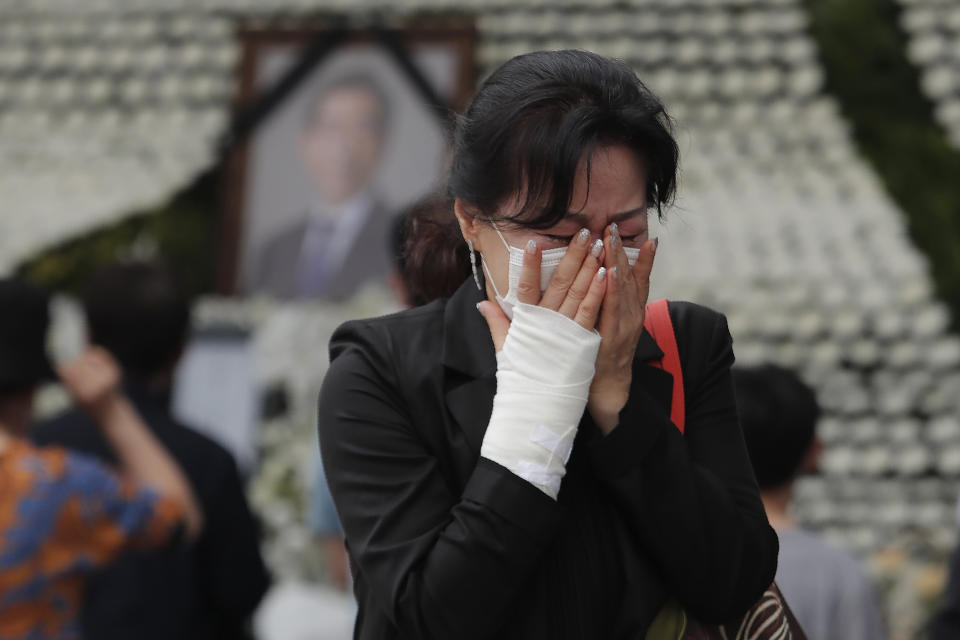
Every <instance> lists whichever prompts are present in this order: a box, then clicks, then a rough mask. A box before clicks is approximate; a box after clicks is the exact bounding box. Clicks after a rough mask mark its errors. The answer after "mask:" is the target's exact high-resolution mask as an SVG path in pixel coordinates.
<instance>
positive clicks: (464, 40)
mask: <svg viewBox="0 0 960 640" xmlns="http://www.w3.org/2000/svg"><path fill="white" fill-rule="evenodd" d="M475 33H476V32H475V30H474V29H473V27H472V25H470V24H466V23H462V22H455V23H453V24H450V23H445V24H444V26H442V27H436V26H431V25H426V26H415V25H414V26H407V27H404V28H402V29H390V30H389V31H383V30H356V31H344V30H336V31H334V30H331V29H329V28H326V29H325V28H324V27H323V26H317V27H306V26H297V27H294V28H257V29H253V28H251V29H241V31H240V32H239V38H240V42H241V46H242V52H243V53H242V62H241V68H240V78H239V81H240V82H239V93H238V110H243V109H244V108H247V109H249V107H250V105H255V106H256V105H257V101H261V102H262V101H264V99H265V98H264V97H265V96H267V99H268V100H271V99H272V103H271V104H269V107H268V108H267V109H261V110H260V111H261V113H260V114H259V117H258V119H257V121H256V122H255V125H254V126H252V127H251V128H250V131H249V133H248V135H246V136H245V137H244V139H243V140H242V142H241V143H239V144H237V145H236V146H235V148H234V149H233V151H232V153H231V155H230V158H229V166H228V180H227V185H228V186H227V193H226V194H225V195H226V198H225V217H224V225H223V233H222V234H221V243H222V246H221V257H220V289H221V292H222V293H225V294H239V295H266V296H270V297H273V298H276V299H280V300H325V301H340V300H346V299H348V298H350V297H351V296H352V295H353V294H355V293H356V292H357V291H359V290H361V289H362V288H364V287H365V286H368V285H370V284H375V283H378V282H381V283H382V282H386V280H387V278H388V277H389V274H390V272H391V270H392V269H394V268H395V264H394V261H395V250H394V249H392V248H391V238H393V237H394V236H395V232H394V226H395V225H396V224H398V222H397V218H398V216H399V215H401V214H402V212H403V211H404V209H405V208H406V207H408V206H409V205H410V204H412V203H413V202H415V201H417V200H418V199H420V198H422V197H424V196H425V195H427V194H428V193H430V192H432V191H435V190H436V189H437V188H438V187H440V186H441V185H442V181H443V179H444V175H443V174H444V170H445V168H446V164H447V159H448V155H449V141H448V131H447V122H448V120H449V115H450V113H451V112H452V111H458V110H460V109H461V108H462V107H463V106H464V105H465V104H466V102H467V100H468V99H469V96H470V95H471V93H472V91H473V88H474V59H473V56H474V50H475V41H476V35H475ZM334 35H336V42H335V44H331V45H330V46H329V47H326V48H324V42H325V40H324V38H327V37H330V38H334ZM318 45H319V46H320V50H321V51H322V53H321V54H319V55H317V54H316V52H317V51H318V49H317V47H318ZM311 52H312V55H313V59H308V58H309V56H310V55H311ZM278 86H282V87H283V91H282V96H281V97H280V98H277V97H276V96H277V87H278Z"/></svg>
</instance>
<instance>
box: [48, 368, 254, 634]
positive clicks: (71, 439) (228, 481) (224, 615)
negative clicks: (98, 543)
mask: <svg viewBox="0 0 960 640" xmlns="http://www.w3.org/2000/svg"><path fill="white" fill-rule="evenodd" d="M124 386H125V391H126V393H127V395H128V397H129V398H130V400H131V401H132V402H133V404H134V406H135V407H136V409H137V411H138V412H139V413H140V415H141V417H142V418H143V420H144V422H145V423H146V424H147V425H148V426H149V427H150V429H151V431H152V432H153V433H154V435H156V436H157V438H158V439H159V440H160V442H161V443H162V444H163V445H164V446H165V447H166V448H167V450H168V451H169V452H170V454H171V455H172V456H173V457H174V458H175V459H176V461H177V463H179V464H180V465H181V467H182V468H183V470H184V473H186V475H187V477H188V479H189V480H190V483H191V485H192V486H193V489H194V491H195V492H196V494H197V499H198V500H199V502H200V505H201V507H202V508H203V515H204V529H203V532H202V533H201V535H200V538H198V539H197V540H196V541H195V542H194V544H192V545H190V546H189V547H178V548H175V549H171V548H168V549H161V550H153V551H147V552H135V553H130V554H127V555H125V556H124V557H123V558H121V559H120V560H119V561H118V562H116V563H115V564H114V565H111V566H110V567H108V568H107V569H105V570H104V571H103V572H101V573H100V574H98V575H97V576H96V577H95V578H94V580H93V581H92V583H91V584H90V586H89V588H88V590H87V593H86V596H85V603H84V611H83V616H82V627H83V637H84V638H95V639H96V640H111V639H114V638H115V639H117V640H121V639H122V640H129V639H130V638H136V639H137V640H145V639H146V640H151V639H156V640H170V639H171V638H177V639H178V640H183V639H191V640H192V639H197V640H201V639H202V640H210V639H214V640H216V639H221V638H222V639H224V640H227V639H229V640H237V639H239V638H244V637H247V635H246V634H247V631H246V625H247V623H248V619H249V617H250V615H251V614H252V613H253V611H254V609H256V606H257V604H258V603H259V602H260V599H261V598H262V597H263V594H264V592H265V591H266V589H267V586H268V584H269V580H268V576H267V572H266V568H265V567H264V564H263V560H262V558H261V557H260V549H259V541H258V535H257V530H256V525H255V523H254V521H253V517H252V516H251V514H250V510H249V507H248V506H247V502H246V499H245V497H244V494H243V489H242V486H241V481H240V477H239V475H238V473H237V467H236V464H235V462H234V460H233V457H232V456H231V455H230V454H229V453H228V452H227V451H226V450H225V449H224V448H223V447H221V446H220V445H219V444H217V443H215V442H214V441H213V440H210V439H209V438H207V437H206V436H203V435H201V434H199V433H197V432H196V431H193V430H192V429H190V428H188V427H186V426H184V425H181V424H179V423H178V422H176V421H175V420H174V419H173V418H172V417H171V416H170V413H169V410H168V404H169V403H168V402H166V400H165V399H163V398H158V397H155V396H153V395H151V394H149V393H147V391H146V390H145V388H144V387H143V386H142V385H140V384H138V383H136V382H132V381H127V383H126V384H125V385H124ZM31 438H32V439H33V440H34V442H36V443H37V444H39V445H58V446H63V447H66V448H67V449H71V450H73V451H77V452H80V453H86V454H89V455H93V456H96V457H97V458H99V459H101V460H104V461H106V462H109V463H112V464H116V457H115V456H114V454H113V452H112V450H111V449H110V448H109V446H108V445H107V443H106V441H105V440H104V439H103V436H102V435H101V434H100V431H99V430H98V429H97V427H96V426H95V425H94V424H93V422H92V421H91V420H89V419H88V418H87V417H86V416H85V415H84V414H83V413H81V412H80V411H78V410H70V411H67V412H66V413H64V414H62V415H60V416H58V417H56V418H53V419H52V420H50V421H48V422H46V423H42V424H39V425H37V426H36V427H34V428H33V430H32V433H31Z"/></svg>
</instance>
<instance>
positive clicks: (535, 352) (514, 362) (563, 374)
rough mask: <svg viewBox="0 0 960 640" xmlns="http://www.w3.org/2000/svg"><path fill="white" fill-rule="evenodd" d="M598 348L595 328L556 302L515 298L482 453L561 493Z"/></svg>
mask: <svg viewBox="0 0 960 640" xmlns="http://www.w3.org/2000/svg"><path fill="white" fill-rule="evenodd" d="M599 348H600V335H599V334H598V333H597V332H596V331H591V330H588V329H584V328H583V327H581V326H580V325H579V324H577V323H576V322H574V321H573V320H571V319H570V318H567V317H566V316H564V315H562V314H560V313H557V312H556V311H551V310H550V309H546V308H543V307H537V306H534V305H529V304H523V303H520V304H517V305H515V307H514V312H513V321H512V322H511V324H510V330H509V331H508V332H507V339H506V341H505V342H504V345H503V349H501V350H500V352H499V353H498V354H497V394H496V395H495V396H494V398H493V412H492V413H491V415H490V424H489V425H488V426H487V432H486V435H484V438H483V445H482V447H481V448H480V455H481V456H483V457H484V458H487V459H489V460H493V461H494V462H497V463H499V464H501V465H503V466H504V467H506V468H507V469H509V470H510V471H512V472H513V473H515V474H516V475H518V476H520V477H521V478H523V479H524V480H526V481H527V482H530V483H532V484H534V485H536V486H537V487H538V488H539V489H540V490H541V491H543V492H544V493H546V494H547V495H548V496H550V497H551V498H554V499H556V497H557V494H558V493H559V491H560V481H561V480H562V479H563V475H564V473H566V464H567V459H568V458H569V457H570V451H571V450H572V448H573V439H574V437H576V435H577V425H578V424H579V423H580V418H581V417H582V416H583V410H584V407H585V406H586V404H587V395H588V393H589V391H590V383H591V382H592V381H593V373H594V366H595V363H596V359H597V350H598V349H599Z"/></svg>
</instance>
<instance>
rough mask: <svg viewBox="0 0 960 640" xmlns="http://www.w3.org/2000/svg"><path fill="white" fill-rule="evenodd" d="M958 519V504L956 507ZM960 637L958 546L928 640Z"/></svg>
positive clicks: (945, 639) (931, 622)
mask: <svg viewBox="0 0 960 640" xmlns="http://www.w3.org/2000/svg"><path fill="white" fill-rule="evenodd" d="M957 516H958V520H960V506H958V508H957ZM956 638H960V546H958V547H957V548H956V549H954V551H953V556H952V557H951V558H950V571H949V575H948V578H947V588H946V592H945V593H944V594H943V603H942V604H941V605H940V609H939V610H938V611H937V613H936V614H935V615H934V616H933V619H932V620H931V621H930V635H929V640H955V639H956Z"/></svg>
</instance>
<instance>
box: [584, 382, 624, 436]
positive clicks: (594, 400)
mask: <svg viewBox="0 0 960 640" xmlns="http://www.w3.org/2000/svg"><path fill="white" fill-rule="evenodd" d="M628 397H629V389H627V390H626V391H605V392H593V393H591V394H590V397H589V399H588V400H587V411H589V412H590V417H591V418H592V419H593V423H594V424H595V425H597V428H599V429H600V431H601V432H603V435H609V434H610V432H611V431H613V429H614V428H615V427H616V426H617V425H618V424H619V423H620V412H621V411H623V408H624V407H625V406H627V398H628Z"/></svg>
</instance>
